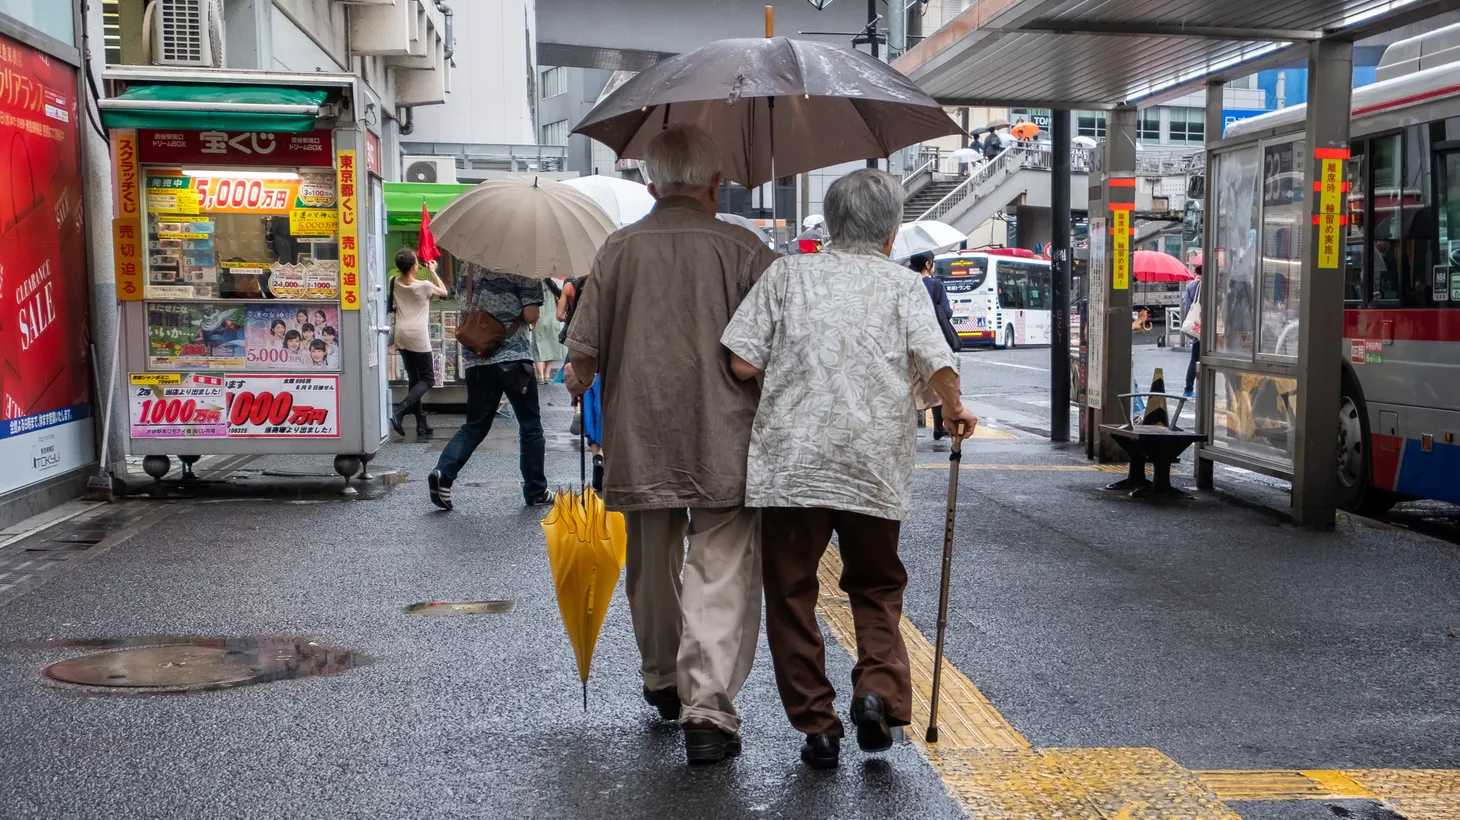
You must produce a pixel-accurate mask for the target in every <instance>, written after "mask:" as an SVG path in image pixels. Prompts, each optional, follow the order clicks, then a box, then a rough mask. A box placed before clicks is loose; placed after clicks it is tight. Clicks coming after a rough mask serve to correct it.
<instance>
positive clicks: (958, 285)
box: [933, 248, 1052, 348]
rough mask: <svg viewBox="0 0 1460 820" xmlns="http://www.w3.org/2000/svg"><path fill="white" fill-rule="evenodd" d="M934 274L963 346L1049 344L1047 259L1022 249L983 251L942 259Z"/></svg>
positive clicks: (1048, 269)
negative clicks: (946, 300) (945, 296)
mask: <svg viewBox="0 0 1460 820" xmlns="http://www.w3.org/2000/svg"><path fill="white" fill-rule="evenodd" d="M933 272H934V273H935V274H937V276H938V279H939V281H941V282H942V283H943V289H944V290H945V291H947V292H948V302H949V304H951V305H952V306H953V327H954V329H955V330H957V331H958V336H959V338H960V339H962V340H963V344H964V345H965V346H968V345H993V346H994V347H996V348H1005V347H1014V346H1016V345H1047V344H1049V322H1050V319H1049V315H1050V308H1051V307H1052V302H1051V298H1050V292H1049V289H1050V283H1051V274H1050V266H1049V260H1047V259H1044V258H1042V257H1039V256H1037V255H1036V254H1035V253H1034V252H1033V251H1027V250H1024V249H1023V248H985V249H983V250H976V251H958V252H956V253H945V254H941V255H939V256H937V257H936V258H935V259H934V260H933Z"/></svg>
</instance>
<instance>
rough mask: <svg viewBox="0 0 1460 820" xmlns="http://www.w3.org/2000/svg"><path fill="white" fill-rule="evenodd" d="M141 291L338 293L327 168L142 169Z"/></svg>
mask: <svg viewBox="0 0 1460 820" xmlns="http://www.w3.org/2000/svg"><path fill="white" fill-rule="evenodd" d="M146 190H147V197H146V200H147V201H146V204H147V234H148V236H147V240H148V254H147V285H148V295H149V297H155V298H169V299H259V298H284V299H338V298H339V258H340V255H339V226H338V213H337V211H336V207H337V203H336V197H335V179H334V172H333V171H332V170H330V169H321V168H314V169H298V170H291V169H287V168H286V169H279V170H270V171H250V170H232V169H221V168H209V169H192V168H181V169H155V168H154V169H149V170H148V171H147V173H146Z"/></svg>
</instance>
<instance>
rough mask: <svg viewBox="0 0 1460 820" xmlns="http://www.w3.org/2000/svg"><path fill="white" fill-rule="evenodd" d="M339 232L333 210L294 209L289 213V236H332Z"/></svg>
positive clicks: (338, 223) (338, 225) (337, 220)
mask: <svg viewBox="0 0 1460 820" xmlns="http://www.w3.org/2000/svg"><path fill="white" fill-rule="evenodd" d="M339 230H340V222H339V218H338V217H336V216H335V211H334V210H324V209H316V208H296V209H294V210H292V211H290V212H289V234H290V235H291V236H334V235H335V234H336V233H338V232H339Z"/></svg>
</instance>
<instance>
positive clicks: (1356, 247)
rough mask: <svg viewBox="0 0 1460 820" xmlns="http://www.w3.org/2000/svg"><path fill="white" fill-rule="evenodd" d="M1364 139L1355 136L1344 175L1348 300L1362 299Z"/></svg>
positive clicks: (1364, 220) (1345, 292) (1366, 177)
mask: <svg viewBox="0 0 1460 820" xmlns="http://www.w3.org/2000/svg"><path fill="white" fill-rule="evenodd" d="M1366 145H1367V143H1365V142H1364V141H1363V140H1355V141H1354V143H1353V153H1352V155H1351V156H1350V157H1349V160H1348V167H1347V168H1346V169H1345V176H1346V178H1347V179H1348V181H1349V194H1348V253H1347V254H1346V257H1347V261H1348V265H1347V269H1346V271H1345V273H1344V288H1343V298H1344V300H1345V301H1348V302H1362V301H1364V229H1365V227H1366V226H1367V225H1368V219H1367V218H1366V217H1367V215H1368V211H1367V208H1368V200H1367V199H1366V198H1365V193H1366V192H1367V191H1368V186H1367V185H1366V183H1367V181H1368V176H1367V173H1368V165H1367V164H1366V163H1365V162H1364V159H1365V157H1364V148H1365V147H1366Z"/></svg>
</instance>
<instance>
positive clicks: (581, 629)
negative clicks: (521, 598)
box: [542, 488, 627, 711]
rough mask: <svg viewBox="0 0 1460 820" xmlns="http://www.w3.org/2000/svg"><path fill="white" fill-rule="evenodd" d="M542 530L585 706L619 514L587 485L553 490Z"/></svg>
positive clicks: (620, 537)
mask: <svg viewBox="0 0 1460 820" xmlns="http://www.w3.org/2000/svg"><path fill="white" fill-rule="evenodd" d="M542 532H543V535H544V536H545V537H546V539H547V553H548V564H549V565H550V566H551V567H552V572H553V586H554V587H556V589H557V593H558V611H559V612H560V613H561V614H562V616H563V626H564V628H566V629H567V631H568V641H569V642H570V643H572V644H573V654H574V655H575V656H576V658H577V661H578V678H579V679H580V680H581V681H583V709H584V711H587V709H588V669H589V667H590V665H591V664H592V663H593V649H594V647H596V646H597V645H598V634H599V632H600V631H601V630H602V629H603V618H604V616H605V615H606V614H608V605H609V602H610V601H611V600H612V599H613V589H614V587H615V586H617V584H618V576H619V572H620V571H621V570H623V566H624V550H625V548H626V544H627V537H626V535H625V530H624V517H623V514H622V513H611V512H608V511H607V510H605V509H604V506H603V499H601V498H599V497H598V493H596V492H594V491H593V490H592V489H591V488H589V489H585V490H584V491H583V492H582V493H581V494H580V493H571V492H559V493H558V494H557V497H556V498H555V499H554V501H553V508H552V510H551V511H549V512H548V514H547V516H546V517H544V518H543V520H542Z"/></svg>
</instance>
